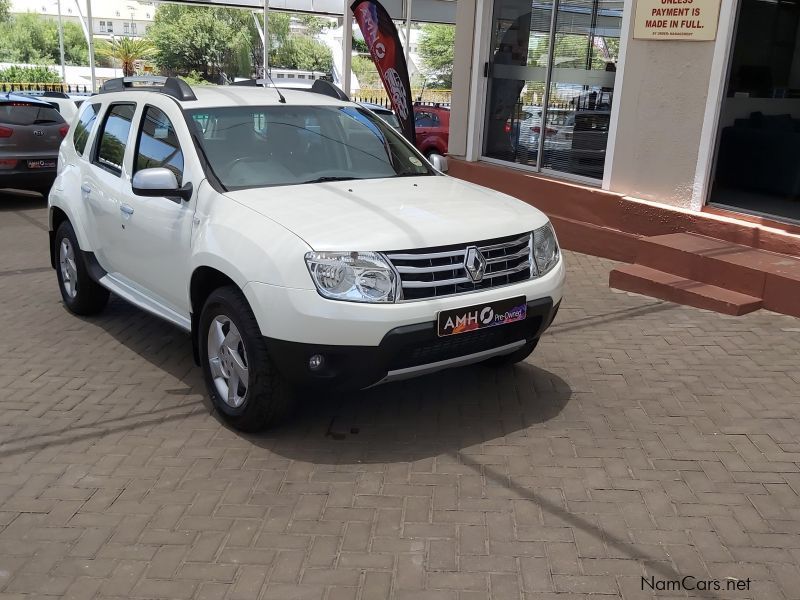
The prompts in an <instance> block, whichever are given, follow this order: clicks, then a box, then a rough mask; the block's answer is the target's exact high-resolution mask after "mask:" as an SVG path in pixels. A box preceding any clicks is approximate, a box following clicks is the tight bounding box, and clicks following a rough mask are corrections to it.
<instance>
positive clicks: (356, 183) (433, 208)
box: [226, 176, 547, 251]
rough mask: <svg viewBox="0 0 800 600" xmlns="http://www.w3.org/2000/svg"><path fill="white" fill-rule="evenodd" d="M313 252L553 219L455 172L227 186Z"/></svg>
mask: <svg viewBox="0 0 800 600" xmlns="http://www.w3.org/2000/svg"><path fill="white" fill-rule="evenodd" d="M226 195H227V196H228V197H229V198H231V199H232V200H234V201H236V202H239V203H241V204H243V205H245V206H247V207H248V208H250V209H252V210H254V211H256V212H258V213H260V214H262V215H264V216H265V217H267V218H269V219H271V220H273V221H275V222H277V223H279V224H280V225H282V226H283V227H285V228H286V229H288V230H289V231H291V232H293V233H294V234H295V235H297V236H299V237H300V238H302V239H303V240H304V241H305V242H306V243H307V244H308V245H309V246H311V247H312V248H313V249H314V250H330V251H335V250H345V251H348V250H364V251H368V250H373V251H390V250H406V249H411V248H425V247H430V246H446V245H449V244H461V243H467V242H474V241H481V240H489V239H493V238H498V237H504V236H508V235H516V234H518V233H524V232H527V231H531V230H533V229H535V228H537V227H541V226H542V225H544V224H545V223H546V222H547V217H546V216H545V215H544V214H543V213H542V212H541V211H539V210H537V209H535V208H533V207H532V206H530V205H528V204H525V203H524V202H521V201H520V200H517V199H515V198H512V197H511V196H507V195H505V194H501V193H499V192H496V191H494V190H490V189H487V188H484V187H481V186H478V185H474V184H471V183H467V182H464V181H461V180H459V179H454V178H452V177H432V176H425V177H402V178H401V177H397V178H391V179H365V180H353V181H337V182H330V183H316V184H307V185H293V186H279V187H271V188H258V189H247V190H237V191H232V192H226Z"/></svg>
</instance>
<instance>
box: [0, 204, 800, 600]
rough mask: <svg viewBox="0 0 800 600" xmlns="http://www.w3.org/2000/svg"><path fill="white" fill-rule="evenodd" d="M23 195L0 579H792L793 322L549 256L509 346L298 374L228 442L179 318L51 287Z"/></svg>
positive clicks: (9, 320) (4, 376)
mask: <svg viewBox="0 0 800 600" xmlns="http://www.w3.org/2000/svg"><path fill="white" fill-rule="evenodd" d="M9 202H10V204H9ZM26 203H27V204H20V202H19V201H18V200H17V201H14V200H13V199H12V200H11V201H9V200H8V199H7V198H6V197H3V198H2V202H0V306H2V307H3V310H2V311H0V326H2V327H3V331H4V333H5V335H4V336H3V337H2V338H0V389H2V390H3V393H2V394H0V598H1V599H2V600H6V598H8V600H10V599H11V598H16V597H17V596H20V597H25V598H36V597H64V598H70V597H71V598H74V599H76V600H77V599H78V598H93V599H95V598H96V599H97V600H101V599H112V598H114V599H115V600H120V599H122V598H142V599H145V598H147V599H157V598H170V599H173V598H174V599H176V600H179V599H181V598H193V599H205V600H257V599H261V600H289V599H291V598H311V599H313V600H370V599H371V598H377V599H380V600H383V599H384V598H386V599H389V598H391V599H392V600H410V599H412V598H413V599H414V600H479V599H483V598H486V599H490V600H523V599H524V600H529V599H530V598H536V600H573V599H576V598H583V597H586V596H588V595H590V594H591V595H596V596H597V597H620V596H622V597H624V598H626V599H627V598H640V597H649V596H647V595H645V594H642V591H641V589H640V588H641V585H640V581H639V579H638V577H637V575H638V574H640V573H647V574H652V575H654V576H657V577H659V578H664V579H672V578H679V577H680V576H682V575H684V574H691V575H697V576H703V575H706V574H708V575H709V576H720V577H725V576H736V577H748V576H750V577H752V578H753V581H754V588H753V590H752V592H751V595H752V596H753V597H754V598H770V599H773V598H774V599H775V600H781V598H793V597H796V595H797V589H798V587H800V586H799V585H798V581H800V576H798V573H800V525H798V523H800V496H798V492H800V443H798V442H797V439H798V436H800V425H798V423H800V404H798V403H797V389H798V386H800V370H798V367H797V361H796V357H797V356H798V355H800V338H798V336H797V330H798V329H800V327H798V325H797V320H796V319H792V318H791V317H782V316H778V315H774V314H770V313H767V312H757V313H753V314H750V315H747V316H745V317H741V318H729V317H724V316H720V315H716V314H712V313H708V312H704V311H699V310H695V309H691V308H686V307H679V306H675V305H671V304H669V303H664V302H660V301H655V300H652V299H650V298H643V297H640V296H634V295H630V294H624V293H616V292H613V291H611V290H609V289H608V287H607V278H608V273H609V271H610V270H611V269H612V268H613V266H614V264H613V263H611V262H609V261H605V260H601V259H595V258H592V257H588V256H584V255H580V254H575V253H565V255H566V260H567V265H568V269H569V275H568V282H567V288H566V293H565V298H564V301H563V303H562V306H561V310H560V313H559V316H558V319H557V321H556V322H555V324H554V325H553V327H552V329H551V330H550V331H549V333H548V334H546V335H545V336H544V337H543V338H542V340H541V343H540V344H539V347H538V348H537V351H536V353H534V354H533V355H532V356H531V358H530V359H528V360H526V361H525V363H523V364H520V365H518V366H516V367H514V368H504V369H500V370H493V369H488V368H483V367H480V368H477V367H472V368H468V369H462V370H460V371H453V372H443V373H440V374H436V375H432V376H430V377H426V378H423V379H420V380H415V381H408V382H404V383H401V384H397V385H394V384H392V385H387V386H385V387H383V388H376V389H375V390H367V391H365V392H361V393H358V394H350V395H347V396H343V397H335V398H334V397H333V396H332V395H329V394H318V395H309V396H308V397H306V398H304V401H305V402H306V405H305V406H304V408H303V410H300V411H299V412H298V414H297V416H296V417H295V418H294V419H293V420H291V421H290V422H288V423H286V424H285V425H283V426H282V427H280V428H279V429H275V430H273V431H269V432H265V433H264V434H261V435H258V436H241V435H239V434H237V433H236V432H234V431H232V430H230V429H227V428H225V427H224V426H222V425H221V424H220V423H219V422H218V421H217V420H216V418H214V417H213V416H211V415H210V414H209V411H208V406H207V401H205V400H204V397H205V391H204V384H203V380H202V375H201V372H200V371H199V369H197V368H195V367H194V366H193V364H192V363H193V361H192V352H191V343H190V340H189V339H188V336H186V335H185V334H184V333H182V332H180V331H178V330H175V329H173V328H171V327H169V326H166V325H164V324H163V323H161V322H160V321H158V320H157V319H155V318H153V317H150V316H148V315H147V314H145V313H143V312H141V311H139V310H137V309H134V308H132V307H130V306H128V305H127V304H125V303H124V302H122V301H121V300H119V299H115V298H112V300H111V302H110V303H109V306H108V308H107V309H106V311H105V312H104V313H103V314H101V315H98V316H96V317H92V318H90V319H85V320H83V319H77V318H75V317H73V316H71V315H70V314H69V313H68V312H67V311H65V310H64V309H63V307H62V306H61V305H60V302H59V299H58V297H57V292H54V290H55V288H54V279H53V273H52V271H51V270H50V269H49V267H48V264H49V259H48V256H47V253H46V234H45V232H44V231H43V230H42V229H40V228H39V227H37V226H35V225H33V224H32V222H31V219H33V220H34V221H38V222H45V223H46V218H47V217H46V210H45V209H44V207H43V205H42V204H41V203H38V204H37V203H36V202H34V203H33V204H30V202H29V201H27V200H26ZM15 269H27V270H23V271H22V272H19V273H17V272H16V271H15ZM30 269H32V270H30ZM332 423H333V425H331V424H332ZM331 427H333V429H335V431H337V432H339V431H341V432H342V433H343V435H344V436H345V437H344V439H341V440H338V439H336V440H334V439H332V438H331V437H329V436H328V437H326V435H325V433H326V432H327V431H329V430H331ZM354 431H358V433H353V432H354ZM3 572H7V573H8V576H4V575H3ZM662 597H664V598H667V596H662Z"/></svg>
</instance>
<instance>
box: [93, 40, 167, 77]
mask: <svg viewBox="0 0 800 600" xmlns="http://www.w3.org/2000/svg"><path fill="white" fill-rule="evenodd" d="M97 54H98V55H100V56H103V57H105V58H110V59H111V60H116V61H119V62H120V63H122V74H123V75H124V76H125V77H130V76H131V75H133V74H134V71H135V69H134V66H133V64H134V63H135V62H136V61H137V60H147V59H148V58H152V57H153V56H155V55H156V49H155V48H154V47H153V46H152V45H150V42H148V41H147V40H137V39H134V38H129V37H122V38H114V39H112V40H111V41H110V42H105V43H103V44H101V45H98V47H97Z"/></svg>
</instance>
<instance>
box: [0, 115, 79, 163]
mask: <svg viewBox="0 0 800 600" xmlns="http://www.w3.org/2000/svg"><path fill="white" fill-rule="evenodd" d="M68 129H69V127H68V126H67V124H66V122H65V121H64V118H63V117H62V116H61V115H60V114H59V113H58V111H57V110H56V109H54V108H53V107H51V106H50V105H48V104H45V103H43V102H25V101H11V102H0V159H4V160H5V161H9V160H16V161H18V162H17V164H16V165H15V167H16V168H17V169H22V170H24V169H30V170H50V171H54V170H55V168H56V159H57V157H58V147H59V146H60V145H61V140H63V139H64V136H65V135H67V131H68ZM5 164H10V163H8V162H6V163H5Z"/></svg>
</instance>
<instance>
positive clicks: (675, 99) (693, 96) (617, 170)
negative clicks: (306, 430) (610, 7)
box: [606, 19, 715, 209]
mask: <svg viewBox="0 0 800 600" xmlns="http://www.w3.org/2000/svg"><path fill="white" fill-rule="evenodd" d="M632 24H633V19H629V20H628V25H629V26H628V27H626V30H625V31H623V35H624V36H625V37H626V39H625V41H624V43H625V44H626V47H625V57H624V60H625V64H624V71H623V77H622V78H621V81H617V84H616V89H615V91H614V103H615V105H616V106H615V110H618V111H619V118H618V124H617V129H616V135H615V140H614V146H613V149H611V151H612V152H613V154H612V156H611V157H610V158H609V162H608V163H606V164H607V165H608V166H610V172H609V175H608V176H607V178H606V184H607V185H606V187H608V188H609V189H610V190H612V191H615V192H621V193H624V194H627V195H630V196H635V197H638V198H645V199H648V200H655V201H658V202H663V203H666V204H671V205H674V206H680V207H683V208H695V209H696V208H698V207H696V206H692V196H693V189H694V183H695V173H696V171H697V162H698V156H699V151H700V142H701V133H702V129H703V120H704V115H705V110H706V100H707V95H708V89H709V80H710V77H711V67H712V62H713V58H714V47H715V43H714V42H684V41H651V40H635V39H633V31H632V29H633V27H632Z"/></svg>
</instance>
